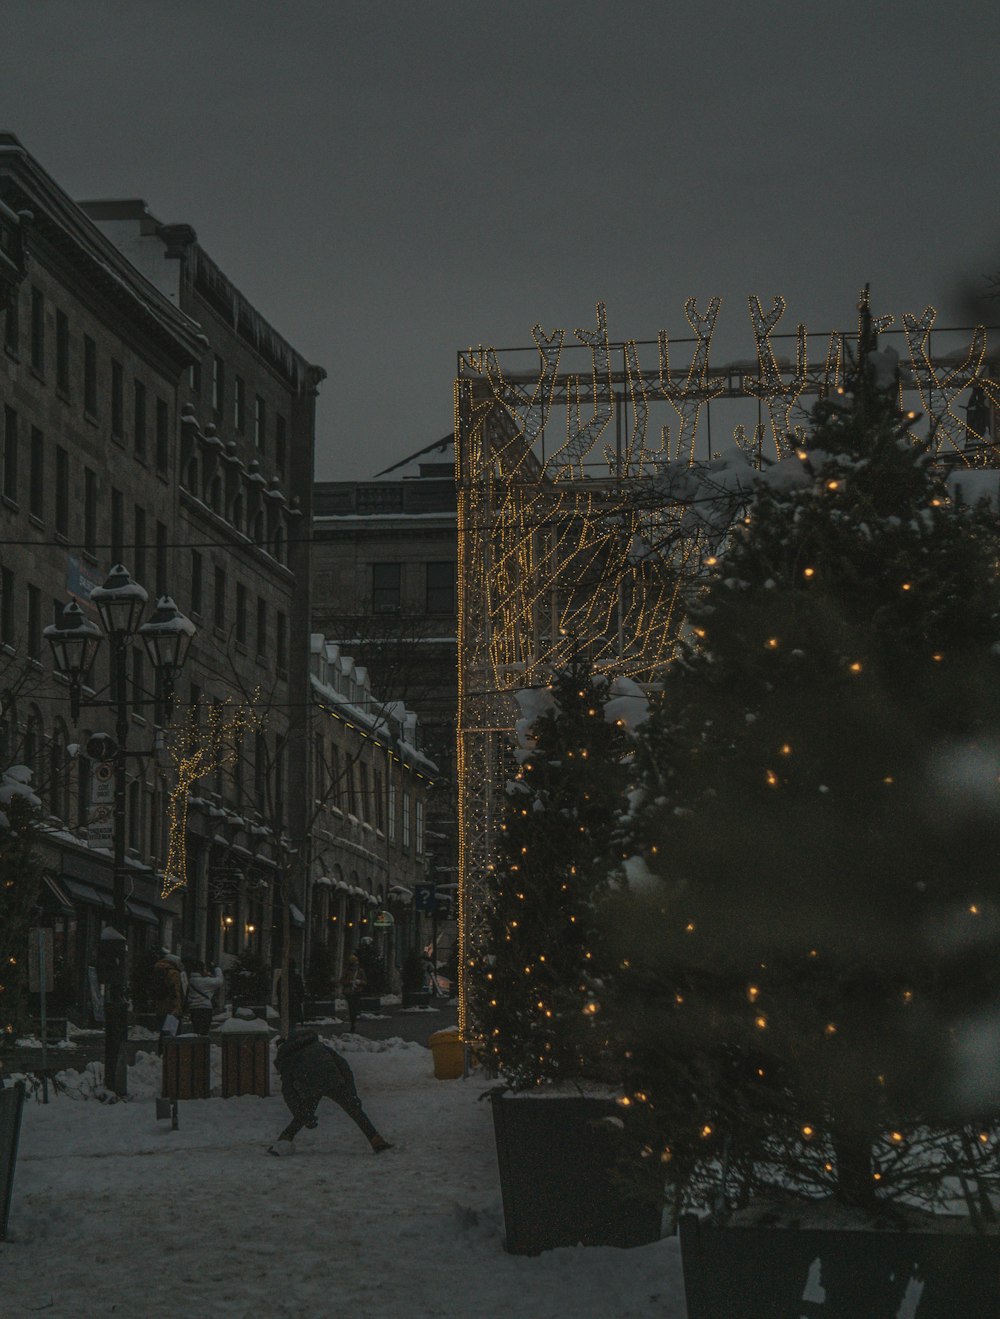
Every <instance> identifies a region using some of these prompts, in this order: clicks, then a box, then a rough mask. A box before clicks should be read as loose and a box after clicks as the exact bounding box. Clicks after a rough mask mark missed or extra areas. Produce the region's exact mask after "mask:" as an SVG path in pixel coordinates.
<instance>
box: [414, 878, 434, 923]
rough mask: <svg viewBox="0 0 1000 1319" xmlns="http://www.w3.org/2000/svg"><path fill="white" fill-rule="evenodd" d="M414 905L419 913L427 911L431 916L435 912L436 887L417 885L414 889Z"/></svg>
mask: <svg viewBox="0 0 1000 1319" xmlns="http://www.w3.org/2000/svg"><path fill="white" fill-rule="evenodd" d="M413 905H414V907H415V908H416V909H417V911H425V912H426V913H427V914H428V916H430V915H431V914H432V913H433V911H434V885H433V884H416V885H414V888H413Z"/></svg>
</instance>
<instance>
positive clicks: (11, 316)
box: [3, 289, 21, 357]
mask: <svg viewBox="0 0 1000 1319" xmlns="http://www.w3.org/2000/svg"><path fill="white" fill-rule="evenodd" d="M17 294H18V291H17V289H14V290H13V292H12V293H11V295H10V302H8V304H7V316H6V320H5V322H4V335H3V341H4V347H5V348H6V349H7V351H8V352H9V353H13V354H14V356H15V357H16V356H17V354H18V350H19V348H20V346H21V315H20V312H21V306H20V301H19V299H18V296H17Z"/></svg>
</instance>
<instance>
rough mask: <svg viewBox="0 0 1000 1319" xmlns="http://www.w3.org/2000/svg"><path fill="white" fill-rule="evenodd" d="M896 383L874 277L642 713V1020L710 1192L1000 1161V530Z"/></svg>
mask: <svg viewBox="0 0 1000 1319" xmlns="http://www.w3.org/2000/svg"><path fill="white" fill-rule="evenodd" d="M899 398H900V394H899V383H898V372H897V370H896V363H895V357H894V355H893V354H891V353H889V352H883V351H880V350H879V348H878V345H877V343H876V342H875V337H874V335H873V333H872V328H871V319H870V316H869V313H868V307H867V297H865V299H864V300H863V303H862V323H861V332H860V335H859V343H858V351H857V356H856V360H855V362H854V364H853V369H852V371H851V373H850V374H849V377H848V380H847V382H846V387H845V388H844V389H843V390H841V391H839V392H838V393H836V394H833V395H832V396H831V397H830V398H828V399H825V400H823V401H821V402H820V403H819V405H818V406H817V408H816V410H815V414H814V419H813V425H812V428H811V434H810V436H809V438H808V439H805V440H802V439H801V438H800V439H799V440H797V441H796V447H795V452H794V454H792V455H789V456H788V457H786V458H784V459H783V460H782V461H780V462H778V463H776V464H774V465H773V466H772V467H771V468H770V469H769V470H767V471H765V472H764V473H763V474H762V476H761V480H760V482H759V484H758V488H757V491H756V496H755V498H754V500H753V502H752V504H751V506H750V509H749V513H748V516H747V517H746V519H745V521H744V522H743V523H742V524H741V525H740V526H738V527H737V528H736V529H735V531H734V533H733V535H732V537H731V542H730V544H729V546H728V548H727V551H726V552H725V554H724V555H722V556H721V557H720V561H719V562H718V564H717V565H716V567H715V569H714V572H713V576H712V577H711V579H710V580H709V582H708V584H707V586H706V590H705V592H704V594H703V596H702V597H701V598H700V600H699V602H698V603H697V605H696V607H695V608H694V609H693V611H692V639H691V642H690V644H689V645H687V646H686V647H685V649H684V650H683V652H682V654H681V655H680V657H679V658H678V660H677V662H676V663H675V664H674V665H673V666H672V669H671V671H670V673H669V675H668V677H667V680H666V682H665V684H664V687H665V690H664V693H663V699H662V703H661V704H660V705H659V706H658V708H657V709H656V710H655V711H654V713H653V714H652V716H651V718H650V720H649V721H648V723H647V724H646V726H645V728H644V729H643V732H642V736H641V737H640V747H639V750H638V752H637V787H638V793H637V795H636V797H635V798H634V800H633V809H632V811H631V813H630V816H629V819H628V825H627V839H626V851H628V852H629V853H630V858H631V859H630V863H629V875H630V879H631V881H632V883H631V887H630V892H629V894H628V896H627V898H625V899H624V900H623V901H621V902H619V904H618V909H617V911H616V912H615V913H614V918H615V919H616V920H617V922H618V937H619V938H620V940H621V944H620V949H621V954H622V960H623V961H626V960H627V962H628V967H627V968H626V969H625V970H623V971H622V973H621V975H620V977H619V979H618V991H619V1010H620V1011H621V1012H622V1014H623V1015H622V1018H621V1028H620V1032H619V1033H620V1035H621V1037H622V1040H623V1045H622V1047H623V1050H624V1052H625V1054H626V1062H627V1065H628V1066H629V1067H630V1068H631V1069H632V1073H631V1074H632V1078H633V1081H632V1093H631V1096H630V1098H631V1102H632V1103H633V1104H634V1105H635V1108H636V1109H637V1110H641V1111H643V1112H644V1113H645V1116H646V1119H647V1121H648V1122H649V1125H650V1130H651V1132H655V1133H656V1136H657V1140H658V1142H659V1148H660V1154H661V1157H662V1159H663V1161H664V1163H665V1164H667V1166H668V1168H669V1169H670V1170H671V1172H672V1174H673V1176H674V1179H675V1183H676V1185H677V1187H678V1189H679V1190H680V1191H681V1193H682V1196H683V1195H686V1196H687V1197H688V1198H689V1200H691V1201H697V1200H699V1199H700V1200H701V1201H702V1203H704V1202H705V1200H706V1199H707V1200H708V1201H710V1202H714V1203H715V1204H716V1207H718V1206H719V1205H720V1203H721V1199H722V1198H723V1197H728V1198H729V1199H730V1200H732V1199H733V1198H741V1197H746V1196H747V1195H749V1194H750V1193H752V1192H759V1191H762V1190H766V1189H768V1188H771V1189H774V1188H780V1189H781V1190H782V1192H787V1191H789V1190H798V1191H801V1192H803V1193H806V1194H809V1195H813V1196H818V1195H829V1196H833V1197H834V1198H836V1199H837V1200H839V1201H841V1202H844V1203H848V1204H851V1205H854V1206H863V1207H865V1208H867V1209H869V1210H871V1209H875V1208H877V1207H878V1206H879V1205H880V1204H881V1205H886V1204H888V1203H889V1202H891V1201H893V1200H899V1199H900V1198H903V1199H906V1200H908V1202H910V1203H912V1202H913V1200H914V1199H916V1200H921V1199H922V1200H923V1202H925V1203H926V1204H928V1205H935V1204H939V1203H940V1202H941V1200H942V1198H945V1197H946V1195H947V1194H948V1193H949V1191H950V1192H954V1188H955V1186H956V1185H957V1184H958V1183H956V1182H955V1181H952V1182H951V1183H950V1185H949V1184H948V1182H947V1179H948V1177H949V1176H951V1175H953V1174H956V1173H959V1174H971V1175H974V1176H975V1177H976V1178H978V1180H979V1184H980V1185H981V1186H984V1185H987V1184H989V1182H990V1179H991V1178H995V1177H996V1173H997V1140H996V1138H995V1137H994V1135H993V1133H992V1131H991V1129H990V1125H991V1122H992V1119H993V1117H994V1114H995V1113H996V1112H997V1110H998V1108H1000V1085H998V1083H997V1081H995V1080H994V1079H993V1077H992V1075H990V1074H989V1071H988V1070H986V1069H984V1068H983V1066H982V1064H981V1060H979V1059H978V1058H977V1041H979V1040H981V1038H983V1032H984V1031H985V1033H986V1037H988V1036H989V1031H990V1029H991V1025H990V1021H989V1018H988V1016H986V1015H984V1014H988V1013H989V1012H990V1011H991V1009H994V1008H995V1005H996V1001H997V997H998V995H1000V956H998V954H1000V876H998V872H997V867H996V864H995V856H996V853H997V847H998V844H1000V788H998V774H1000V706H998V701H997V698H996V695H995V693H996V690H997V679H998V677H1000V673H998V668H1000V661H998V658H997V642H998V639H1000V587H998V578H997V564H998V559H1000V538H998V534H997V525H996V517H995V514H993V513H990V512H988V511H987V510H985V509H983V508H969V507H967V506H962V505H960V504H959V503H957V502H956V501H955V500H953V499H951V498H950V497H949V493H948V488H947V485H946V482H945V480H944V479H943V476H942V474H941V473H940V472H939V471H938V470H937V469H936V468H935V467H934V465H933V463H932V461H931V445H930V441H929V440H925V441H919V440H915V439H914V437H913V435H912V433H911V432H912V429H913V426H914V422H915V418H914V417H913V414H906V415H904V414H902V413H901V412H900V409H899ZM966 1184H968V1183H966Z"/></svg>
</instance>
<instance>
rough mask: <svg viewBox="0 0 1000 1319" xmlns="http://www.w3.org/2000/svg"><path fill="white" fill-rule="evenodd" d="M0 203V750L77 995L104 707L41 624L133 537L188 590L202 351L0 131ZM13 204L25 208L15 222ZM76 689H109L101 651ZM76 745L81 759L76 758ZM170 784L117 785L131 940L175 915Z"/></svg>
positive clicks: (146, 556) (101, 877)
mask: <svg viewBox="0 0 1000 1319" xmlns="http://www.w3.org/2000/svg"><path fill="white" fill-rule="evenodd" d="M0 197H2V199H3V201H4V203H5V205H6V207H8V208H10V209H11V210H13V211H17V212H21V213H22V224H23V226H24V230H25V232H26V235H27V239H26V247H27V255H26V260H25V263H24V278H23V280H22V281H21V283H20V284H19V285H18V287H17V288H16V289H15V290H14V292H13V294H12V296H11V298H10V301H9V302H8V305H7V308H6V311H5V313H4V318H3V331H4V344H3V352H2V353H0V394H2V399H0V406H2V409H3V416H2V419H0V420H2V427H0V435H2V459H0V470H2V477H0V690H2V692H3V702H2V708H3V718H2V721H0V742H2V747H0V756H2V758H3V760H4V762H5V763H6V764H10V763H11V762H18V761H20V762H21V763H25V764H27V765H28V766H29V768H31V770H32V773H33V778H34V782H35V785H36V787H37V790H38V792H39V795H40V796H41V797H42V800H43V803H44V806H45V811H46V820H45V832H44V862H45V866H46V871H47V875H48V880H47V883H46V887H45V893H44V900H45V905H46V908H47V915H48V918H49V919H50V921H51V922H52V924H53V925H54V928H55V952H56V959H57V988H58V991H59V995H60V999H61V1004H60V1005H65V1006H70V1005H76V1006H77V1007H78V1008H82V1007H83V1006H85V1005H86V1004H87V1003H88V1002H89V1001H90V996H91V990H92V984H91V976H90V974H89V972H88V968H90V967H92V966H93V965H94V962H95V953H96V946H97V940H98V936H99V933H100V929H101V927H102V925H103V924H104V923H105V921H106V920H107V919H108V918H109V913H110V909H111V906H112V903H111V897H110V895H111V888H112V872H111V855H110V852H109V851H108V850H107V849H106V848H104V849H98V848H92V847H88V845H87V825H88V815H89V809H90V798H91V780H92V767H91V765H90V763H89V762H88V760H87V757H86V754H85V752H84V750H83V748H85V747H86V744H87V738H88V734H89V733H91V732H95V731H98V730H103V731H109V732H110V731H111V729H112V727H113V721H112V717H111V712H110V711H109V710H107V709H104V708H100V707H96V708H95V707H93V706H90V705H87V706H85V708H84V710H83V712H82V716H81V720H80V725H79V726H77V727H74V725H73V721H72V719H71V712H70V704H69V699H68V692H67V689H66V688H65V686H62V685H60V683H59V682H57V681H56V679H55V678H54V677H53V673H52V665H51V660H50V656H49V655H48V654H47V653H46V652H47V649H48V648H47V647H46V646H45V645H44V641H43V636H42V633H43V629H44V628H45V626H46V625H48V624H49V623H51V622H53V621H54V619H55V617H56V614H57V612H58V611H60V610H61V608H62V605H63V604H64V603H65V602H66V601H67V600H68V599H69V598H70V597H71V596H75V597H76V598H77V599H79V600H80V601H81V603H82V604H83V606H84V607H85V608H88V607H89V606H88V601H89V595H90V592H91V590H92V589H93V587H94V586H95V585H98V584H100V583H101V582H102V581H103V579H104V577H105V575H106V573H107V570H108V568H109V567H110V566H111V564H112V563H113V562H115V561H116V560H118V559H121V558H126V557H128V556H129V553H130V550H131V549H132V547H134V546H135V545H136V542H138V545H139V551H140V554H141V556H142V559H141V561H140V562H136V560H135V557H134V556H133V557H132V564H133V567H134V568H135V569H136V575H137V576H138V577H140V578H141V579H142V580H143V581H144V582H145V583H146V584H147V585H148V587H149V589H150V594H151V595H152V593H153V591H154V590H155V589H157V588H159V589H167V590H170V591H173V592H175V593H176V595H177V597H178V600H179V602H180V604H181V607H182V608H184V607H185V606H186V605H187V601H186V599H185V595H186V584H185V585H183V586H182V584H181V582H180V581H179V579H178V565H177V563H176V562H175V560H174V556H173V555H172V552H171V549H170V543H171V541H172V539H173V537H174V528H175V524H176V505H177V496H176V471H177V464H178V461H179V452H180V448H179V415H180V407H181V403H182V395H181V389H182V386H181V380H182V376H183V374H184V372H185V371H186V370H187V368H188V366H189V364H190V362H191V361H192V360H193V359H194V358H195V357H196V356H197V355H198V353H199V352H200V351H201V345H200V344H199V342H198V338H197V328H196V327H195V326H194V325H193V324H192V323H191V322H190V320H189V319H188V318H187V317H186V316H185V315H184V314H183V313H182V312H181V311H180V310H179V309H178V308H177V307H176V306H174V305H172V304H171V303H170V302H169V301H168V300H167V299H166V298H164V297H162V296H161V295H160V294H158V293H157V291H156V290H155V289H153V288H151V287H150V286H148V285H147V284H146V282H145V281H144V280H143V279H141V278H140V277H139V276H138V274H137V273H136V272H135V271H134V270H132V269H131V268H130V267H129V265H128V263H127V262H126V261H124V260H123V259H122V258H121V256H120V255H119V254H118V252H117V251H116V250H115V249H114V247H113V246H112V245H111V244H110V243H109V242H107V240H106V239H105V238H104V237H103V236H102V235H101V234H100V232H99V231H98V230H97V229H96V228H95V227H94V226H93V225H92V224H91V223H90V221H89V220H88V219H87V217H86V216H85V215H84V214H83V213H82V212H81V211H80V209H79V208H78V207H77V206H76V205H75V204H74V203H73V202H72V201H71V199H70V198H69V197H67V196H66V194H65V193H64V192H63V191H62V190H61V189H60V188H59V187H58V185H57V184H56V183H55V182H54V180H53V179H52V178H51V177H50V176H49V175H48V174H46V172H45V171H44V170H43V169H42V167H41V166H40V165H39V164H38V162H37V161H35V160H34V159H33V158H32V157H31V156H30V155H29V154H28V153H27V152H26V151H25V150H24V148H23V147H22V146H21V145H20V143H19V142H18V141H17V139H16V138H14V137H12V136H10V135H0ZM24 212H30V221H29V219H28V217H27V216H26V215H24V214H23V213H24ZM136 395H138V396H139V397H142V398H144V400H145V409H146V414H145V415H146V420H147V431H146V443H145V445H144V446H143V448H142V449H141V450H140V449H139V448H137V446H136V445H135V444H134V443H133V440H132V435H131V429H130V424H129V422H130V419H131V413H130V412H127V411H126V409H127V407H129V406H130V405H131V400H132V399H133V397H134V396H136ZM102 650H103V654H99V656H98V660H97V664H96V666H95V669H94V673H93V677H92V688H91V691H90V693H89V695H90V696H91V697H94V696H97V695H98V694H100V696H101V697H102V698H104V699H106V697H107V691H106V687H107V683H108V677H109V661H108V654H107V651H108V646H107V644H105V645H104V646H103V647H102ZM130 669H131V677H132V678H133V679H134V680H135V682H136V684H137V686H136V687H135V689H134V690H133V698H134V699H133V700H132V705H131V722H132V728H131V737H130V743H129V745H130V748H131V749H134V750H139V749H145V750H148V751H150V752H151V753H152V751H153V742H154V728H153V722H152V718H151V715H152V710H151V707H150V703H149V697H150V687H151V677H150V674H149V673H148V671H147V669H146V667H145V666H144V657H143V655H142V653H141V647H139V646H136V648H135V650H134V652H133V655H132V656H131V659H130ZM77 748H79V749H80V750H79V753H77V754H74V753H75V752H76V750H77ZM167 792H168V784H167V780H166V778H165V777H164V775H163V773H162V772H161V769H160V765H159V763H158V759H157V756H156V755H155V754H150V755H148V756H146V757H144V758H142V759H139V758H135V759H133V760H132V762H131V763H130V771H129V778H128V784H127V806H128V814H127V839H126V841H127V845H128V853H127V863H128V868H129V878H130V884H129V890H130V892H129V901H128V911H129V926H130V928H129V930H128V932H127V933H128V935H129V940H130V944H131V946H132V948H133V949H134V950H136V951H141V950H142V949H143V948H144V947H150V948H152V947H154V946H158V943H159V941H160V940H162V939H166V940H168V941H169V940H172V939H173V937H174V931H175V926H176V922H177V918H178V915H179V908H178V905H177V904H176V903H175V902H164V901H162V900H161V898H160V886H159V884H158V882H157V874H156V871H157V866H158V864H162V858H163V856H164V849H165V831H164V829H163V820H164V818H165V802H166V797H167Z"/></svg>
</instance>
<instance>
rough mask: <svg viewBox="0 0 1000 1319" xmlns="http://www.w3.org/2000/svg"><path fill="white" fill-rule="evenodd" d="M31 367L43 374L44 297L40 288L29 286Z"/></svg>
mask: <svg viewBox="0 0 1000 1319" xmlns="http://www.w3.org/2000/svg"><path fill="white" fill-rule="evenodd" d="M31 365H32V367H33V368H34V370H36V371H38V372H40V373H42V374H44V372H45V296H44V294H43V293H42V290H41V289H40V288H36V287H35V285H34V284H32V286H31Z"/></svg>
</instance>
